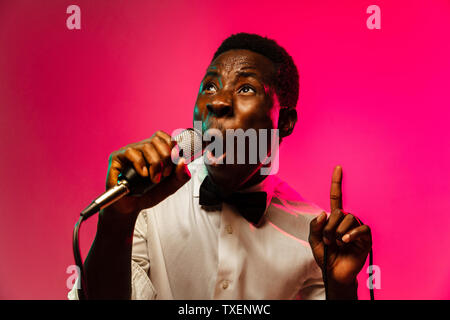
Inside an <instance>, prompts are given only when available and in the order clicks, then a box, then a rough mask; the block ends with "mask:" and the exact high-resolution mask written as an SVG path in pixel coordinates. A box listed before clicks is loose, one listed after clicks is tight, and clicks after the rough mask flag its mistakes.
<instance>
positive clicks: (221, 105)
mask: <svg viewBox="0 0 450 320" xmlns="http://www.w3.org/2000/svg"><path fill="white" fill-rule="evenodd" d="M206 108H207V109H208V112H209V114H211V115H213V116H215V117H218V118H221V117H228V116H230V115H231V114H232V113H233V107H232V98H231V97H229V96H228V95H224V94H222V95H220V96H216V97H215V98H214V99H213V100H212V101H210V102H209V103H207V104H206Z"/></svg>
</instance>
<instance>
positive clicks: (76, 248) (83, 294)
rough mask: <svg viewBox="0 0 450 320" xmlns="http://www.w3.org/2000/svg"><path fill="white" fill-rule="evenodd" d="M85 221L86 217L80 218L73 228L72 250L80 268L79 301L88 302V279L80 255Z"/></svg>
mask: <svg viewBox="0 0 450 320" xmlns="http://www.w3.org/2000/svg"><path fill="white" fill-rule="evenodd" d="M83 221H84V216H80V219H78V222H77V223H76V224H75V227H74V228H73V238H72V249H73V257H74V259H75V264H76V265H77V267H78V270H79V275H78V281H79V283H80V289H78V299H79V300H87V290H86V289H87V287H86V279H85V273H84V268H83V259H82V258H81V254H80V242H79V232H80V227H81V223H82V222H83Z"/></svg>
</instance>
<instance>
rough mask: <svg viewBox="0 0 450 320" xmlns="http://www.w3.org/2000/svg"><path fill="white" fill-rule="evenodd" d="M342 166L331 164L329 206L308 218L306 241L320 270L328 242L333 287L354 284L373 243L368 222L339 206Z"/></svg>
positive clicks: (329, 276)
mask: <svg viewBox="0 0 450 320" xmlns="http://www.w3.org/2000/svg"><path fill="white" fill-rule="evenodd" d="M341 185H342V168H341V167H340V166H336V167H335V168H334V172H333V177H332V182H331V192H330V207H331V210H330V211H331V214H330V216H329V217H327V214H326V213H325V212H322V213H321V214H320V215H319V216H317V217H316V218H315V219H313V220H312V221H311V224H310V234H309V243H310V245H311V249H312V252H313V254H314V258H315V260H316V262H317V264H318V265H319V266H320V268H321V269H322V271H323V258H324V245H328V250H327V251H328V254H327V258H328V261H327V276H328V279H327V280H328V283H329V286H332V287H333V290H334V289H335V290H337V291H339V289H340V288H353V289H354V290H355V291H356V286H357V281H356V276H357V275H358V273H359V272H360V271H361V269H362V267H363V266H364V263H365V261H366V258H367V255H368V253H369V252H370V249H371V247H372V235H371V231H370V228H369V227H368V226H367V225H360V223H359V220H358V219H357V218H356V217H355V216H354V215H352V214H346V213H345V212H344V211H343V210H342V188H341ZM343 290H345V289H343Z"/></svg>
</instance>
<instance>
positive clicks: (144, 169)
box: [142, 167, 148, 177]
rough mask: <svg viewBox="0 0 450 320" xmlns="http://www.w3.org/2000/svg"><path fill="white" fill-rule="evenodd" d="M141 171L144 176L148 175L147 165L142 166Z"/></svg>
mask: <svg viewBox="0 0 450 320" xmlns="http://www.w3.org/2000/svg"><path fill="white" fill-rule="evenodd" d="M142 172H143V173H144V177H146V176H148V169H147V167H143V168H142Z"/></svg>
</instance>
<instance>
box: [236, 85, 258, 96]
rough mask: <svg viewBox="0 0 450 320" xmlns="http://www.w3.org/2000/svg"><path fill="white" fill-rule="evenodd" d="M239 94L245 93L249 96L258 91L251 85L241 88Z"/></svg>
mask: <svg viewBox="0 0 450 320" xmlns="http://www.w3.org/2000/svg"><path fill="white" fill-rule="evenodd" d="M238 92H239V93H244V94H248V93H256V90H255V89H253V88H252V87H251V86H249V85H244V86H242V87H241V88H239V90H238Z"/></svg>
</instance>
